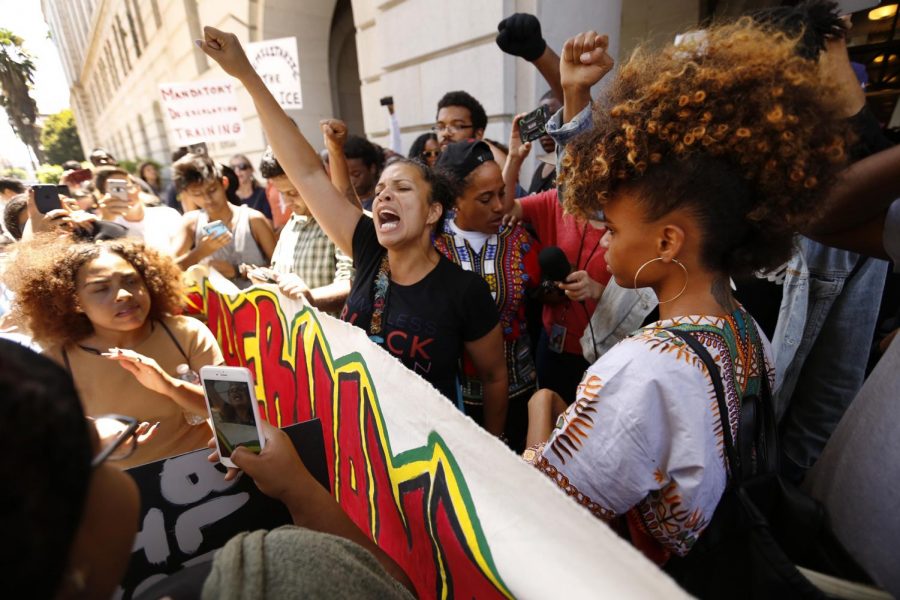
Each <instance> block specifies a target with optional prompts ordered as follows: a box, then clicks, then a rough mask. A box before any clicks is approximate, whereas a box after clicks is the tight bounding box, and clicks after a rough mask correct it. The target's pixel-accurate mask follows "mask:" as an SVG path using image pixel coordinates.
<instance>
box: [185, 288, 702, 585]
mask: <svg viewBox="0 0 900 600" xmlns="http://www.w3.org/2000/svg"><path fill="white" fill-rule="evenodd" d="M188 305H189V307H190V310H191V311H193V312H197V313H200V314H203V315H205V316H206V318H207V319H208V322H207V324H208V326H209V327H210V329H211V330H212V332H213V333H214V334H215V336H216V339H217V340H218V341H219V344H220V345H221V348H222V352H223V355H224V356H225V360H226V362H227V363H228V364H231V365H244V366H246V367H248V368H249V369H250V370H251V371H252V372H253V373H254V374H255V378H256V395H257V398H258V399H259V400H260V401H261V402H263V403H264V404H263V406H262V407H261V408H262V412H263V414H264V415H265V416H266V418H267V419H268V420H269V421H270V422H272V423H277V424H280V425H285V424H288V423H294V422H297V421H302V420H304V419H308V418H311V417H316V418H319V419H321V420H322V426H323V432H324V435H325V455H326V463H327V465H328V477H329V481H330V483H331V490H332V493H333V495H334V497H335V499H336V500H337V501H338V503H339V504H340V506H341V507H342V508H343V510H344V511H345V512H346V513H347V514H348V515H349V516H350V518H351V519H352V520H353V521H354V522H355V523H356V524H357V525H358V526H359V527H360V528H361V529H362V530H363V531H365V532H366V533H367V534H368V535H369V536H370V537H371V538H372V539H373V540H374V541H375V542H376V543H377V544H378V545H379V546H380V547H381V548H383V549H384V550H385V551H386V552H387V553H388V554H390V555H391V556H392V557H393V558H394V560H396V561H397V563H398V564H399V565H400V566H401V567H402V568H403V569H404V570H405V571H406V573H407V574H408V575H409V577H410V579H411V580H412V581H413V583H414V585H415V586H416V589H417V592H418V594H419V596H420V597H422V598H454V597H459V598H504V597H506V598H510V597H520V598H548V597H555V596H558V595H560V594H565V595H566V596H567V597H573V598H587V597H590V598H596V597H610V598H680V597H686V595H685V594H684V592H682V591H681V589H680V588H678V586H677V585H676V584H675V583H674V582H672V581H671V580H670V579H669V578H668V577H667V576H666V575H665V574H663V573H662V572H661V571H660V570H659V569H658V568H657V567H656V566H655V565H653V564H652V563H650V562H649V561H648V560H647V559H645V558H644V557H643V555H641V554H640V553H639V552H638V551H637V550H635V549H634V548H633V547H631V545H630V544H628V543H627V542H625V541H624V540H622V539H620V538H619V537H618V536H617V535H616V534H615V533H614V532H613V531H612V530H611V529H610V528H609V527H607V526H606V525H605V524H604V523H602V522H601V521H599V520H598V519H597V518H595V517H594V516H593V515H591V514H590V513H589V512H588V511H587V510H585V509H584V508H582V507H581V506H579V505H578V504H577V502H575V500H573V499H571V498H567V497H566V495H565V493H564V492H562V491H561V490H560V489H559V488H558V487H557V486H556V484H555V483H553V482H552V481H551V480H550V479H549V478H547V477H546V476H544V475H543V474H541V473H539V472H538V471H537V470H536V469H534V468H533V467H531V466H529V465H527V464H526V463H524V462H523V461H522V460H521V459H520V458H519V457H518V456H516V455H515V454H513V453H512V452H511V451H509V449H507V447H506V446H505V445H504V444H502V443H501V442H500V441H499V440H497V439H496V438H494V437H492V436H491V435H489V434H488V433H487V432H485V431H484V430H482V429H481V428H479V427H478V426H477V425H476V424H475V423H474V422H472V421H471V420H470V419H469V418H468V417H466V416H465V415H463V414H462V413H461V412H460V411H459V410H458V409H457V408H456V407H455V406H454V405H453V404H452V403H451V402H450V401H448V400H447V399H446V398H444V397H443V396H442V395H440V393H439V392H438V391H437V390H435V389H434V388H433V387H432V386H431V385H430V384H429V383H428V382H426V381H425V380H424V379H422V378H421V377H419V376H418V375H417V374H415V373H413V372H412V371H409V370H408V369H406V368H405V367H404V366H403V365H402V364H401V363H400V362H399V361H398V360H396V359H395V358H394V357H393V356H391V355H390V354H388V353H387V352H386V351H384V350H383V349H382V348H380V347H378V346H376V345H375V344H373V343H372V342H371V341H370V340H369V339H368V337H367V335H366V333H365V332H364V331H363V330H361V329H359V328H356V327H354V326H352V325H350V324H348V323H344V322H343V321H339V320H337V319H334V318H331V317H329V316H328V315H325V314H324V313H319V312H318V311H316V310H314V309H312V308H309V307H307V306H305V305H304V304H302V303H301V302H300V301H297V300H292V299H289V298H286V297H284V296H282V295H280V294H279V293H278V292H277V290H275V289H274V288H271V287H255V288H250V289H247V290H243V291H238V290H237V288H235V287H234V286H233V285H231V284H230V283H229V282H228V281H227V280H225V279H224V278H222V277H221V276H219V275H218V274H216V273H210V276H209V278H202V279H200V280H199V282H198V283H197V284H196V286H195V287H194V288H193V289H192V290H191V292H190V294H189V302H188Z"/></svg>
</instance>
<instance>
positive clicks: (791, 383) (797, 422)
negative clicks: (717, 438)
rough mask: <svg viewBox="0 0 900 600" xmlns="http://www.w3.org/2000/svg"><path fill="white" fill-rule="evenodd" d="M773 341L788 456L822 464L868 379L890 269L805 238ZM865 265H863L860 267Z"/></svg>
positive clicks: (796, 462)
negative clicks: (820, 460) (821, 458)
mask: <svg viewBox="0 0 900 600" xmlns="http://www.w3.org/2000/svg"><path fill="white" fill-rule="evenodd" d="M795 243H796V247H795V252H794V256H793V257H792V258H791V260H790V262H789V263H788V270H787V274H786V276H785V281H784V290H783V296H782V301H781V309H780V312H779V315H778V324H777V326H776V328H775V333H774V335H773V339H772V352H773V356H774V360H775V378H776V379H775V390H774V393H775V412H776V416H777V418H778V420H779V421H780V422H781V433H782V450H783V453H784V456H783V458H785V459H787V461H789V463H793V465H791V464H784V465H783V466H784V467H785V468H786V469H790V468H791V467H792V466H793V467H795V468H797V469H801V470H803V469H806V468H808V467H810V466H812V464H813V463H815V461H816V460H817V459H818V457H819V454H820V453H821V451H822V448H823V447H824V446H825V442H827V441H828V438H829V437H830V436H831V433H832V431H834V429H835V427H837V424H838V422H839V421H840V420H841V417H842V416H843V414H844V411H845V410H846V409H847V407H848V406H849V405H850V402H851V401H852V400H853V398H854V396H856V393H857V392H858V391H859V388H860V387H862V384H863V380H864V379H865V371H866V363H867V360H868V356H869V349H870V345H871V342H872V336H873V334H874V331H875V324H876V320H877V317H878V307H879V305H880V303H881V294H882V290H883V288H884V280H885V275H886V273H887V263H886V262H884V261H882V260H876V259H873V258H868V259H867V258H866V257H860V255H858V254H854V253H852V252H847V251H846V250H838V249H836V248H830V247H828V246H824V245H822V244H819V243H818V242H814V241H812V240H810V239H808V238H804V237H800V236H798V237H797V239H796V242H795ZM857 265H859V266H857Z"/></svg>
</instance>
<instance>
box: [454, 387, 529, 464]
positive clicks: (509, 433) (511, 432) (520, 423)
mask: <svg viewBox="0 0 900 600" xmlns="http://www.w3.org/2000/svg"><path fill="white" fill-rule="evenodd" d="M536 391H537V390H535V389H532V390H528V391H527V392H523V393H521V394H518V395H517V396H513V397H511V398H510V399H509V408H508V409H507V411H506V429H505V430H504V432H503V433H504V434H505V435H506V440H507V442H506V444H507V445H508V446H509V447H510V449H511V450H512V451H513V452H515V453H516V454H521V453H522V452H524V451H525V436H526V435H527V434H528V400H530V399H531V395H532V394H533V393H534V392H536ZM466 414H467V415H468V416H469V417H470V418H471V419H472V420H473V421H475V422H476V423H478V424H479V425H481V426H482V427H484V406H483V405H482V404H468V403H466Z"/></svg>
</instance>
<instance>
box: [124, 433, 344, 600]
mask: <svg viewBox="0 0 900 600" xmlns="http://www.w3.org/2000/svg"><path fill="white" fill-rule="evenodd" d="M285 431H286V432H287V434H288V436H290V438H291V441H293V442H294V447H295V448H297V453H298V454H299V455H300V457H301V458H302V459H303V462H304V464H305V465H306V466H307V468H308V469H309V470H310V473H312V475H313V476H314V477H315V478H316V479H317V480H318V481H319V483H321V484H322V485H323V486H325V487H326V488H327V487H328V486H329V482H328V471H327V468H326V465H325V455H324V454H323V439H322V424H321V422H320V421H319V420H318V419H316V420H313V421H307V422H305V423H299V424H296V425H292V426H291V427H288V428H286V429H285ZM208 455H209V450H206V449H204V450H197V451H195V452H190V453H188V454H183V455H181V456H175V457H172V458H166V459H163V460H159V461H156V462H153V463H148V464H146V465H141V466H139V467H134V468H132V469H129V473H130V474H131V476H132V477H133V478H134V480H135V483H137V486H138V489H139V490H140V494H141V521H140V525H139V527H138V535H137V538H136V539H135V543H134V548H133V550H132V556H131V561H130V562H129V565H128V571H127V572H126V573H125V577H124V579H123V580H122V586H121V588H120V590H119V592H120V593H119V594H118V596H119V597H121V598H124V599H126V600H127V599H128V598H131V597H132V596H137V595H140V593H141V592H143V591H144V590H146V589H147V588H148V587H149V586H151V585H153V584H154V583H156V582H157V581H159V580H161V579H164V578H165V577H166V576H167V575H170V574H172V573H175V572H177V571H179V570H181V569H182V568H184V567H186V566H191V565H194V564H197V563H199V562H202V561H206V560H210V559H211V558H212V553H213V552H215V551H216V550H218V549H219V548H221V547H222V546H224V545H225V542H227V541H228V540H229V539H231V538H232V537H233V536H234V535H235V534H237V533H240V532H242V531H255V530H257V529H274V528H276V527H279V526H281V525H286V524H289V523H291V517H290V515H289V514H288V511H287V509H286V508H285V507H284V505H283V504H281V503H280V502H278V501H277V500H272V499H271V498H268V497H266V496H265V495H263V493H262V492H260V491H259V490H258V489H257V488H256V484H254V483H253V480H252V479H250V478H249V477H240V478H238V479H237V480H235V481H230V482H229V481H224V479H223V478H224V475H225V468H224V467H222V466H221V465H219V464H218V463H215V464H213V463H210V462H209V461H208V460H207V459H206V457H207V456H208Z"/></svg>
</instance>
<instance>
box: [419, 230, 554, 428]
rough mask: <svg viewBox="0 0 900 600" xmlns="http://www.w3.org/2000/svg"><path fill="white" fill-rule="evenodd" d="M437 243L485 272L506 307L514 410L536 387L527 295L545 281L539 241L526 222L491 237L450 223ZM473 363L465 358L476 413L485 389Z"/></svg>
mask: <svg viewBox="0 0 900 600" xmlns="http://www.w3.org/2000/svg"><path fill="white" fill-rule="evenodd" d="M434 246H435V248H437V250H438V252H440V253H441V254H443V255H444V256H446V257H447V258H449V259H450V260H451V261H453V262H454V263H456V264H458V265H459V266H460V267H462V269H463V270H464V271H472V272H474V273H477V274H478V275H480V276H481V277H482V278H483V279H484V280H485V281H486V282H487V284H488V287H489V288H490V290H491V296H493V298H494V302H495V303H496V304H497V308H498V309H499V311H500V326H501V327H502V329H503V340H504V351H505V353H506V370H507V373H508V374H509V399H510V411H512V410H513V404H514V403H515V402H519V401H521V402H527V401H528V398H529V397H530V396H531V394H532V393H533V392H534V391H535V389H536V382H537V375H536V371H535V368H534V357H533V356H532V353H531V348H530V346H529V343H528V335H527V332H526V326H525V294H526V290H527V289H529V288H532V287H536V286H538V285H540V282H541V275H540V266H539V264H538V251H539V249H540V248H539V247H538V243H537V242H536V241H535V240H534V238H532V237H531V235H529V233H528V232H527V231H526V230H525V228H524V227H522V226H521V225H517V226H515V227H506V226H504V227H501V229H500V232H499V233H495V234H490V235H489V234H480V233H476V232H468V231H462V230H460V229H459V228H458V227H457V226H456V224H455V223H454V222H453V221H447V222H446V223H445V226H444V231H443V232H442V233H441V234H439V235H437V236H436V237H435V240H434ZM479 246H480V247H479ZM468 362H469V361H468V360H465V361H464V368H463V377H462V392H463V401H464V402H465V404H466V412H467V413H470V409H475V410H479V409H480V407H481V405H482V388H481V382H480V381H478V379H477V378H475V376H474V370H473V369H472V367H471V365H470V364H468Z"/></svg>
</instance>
